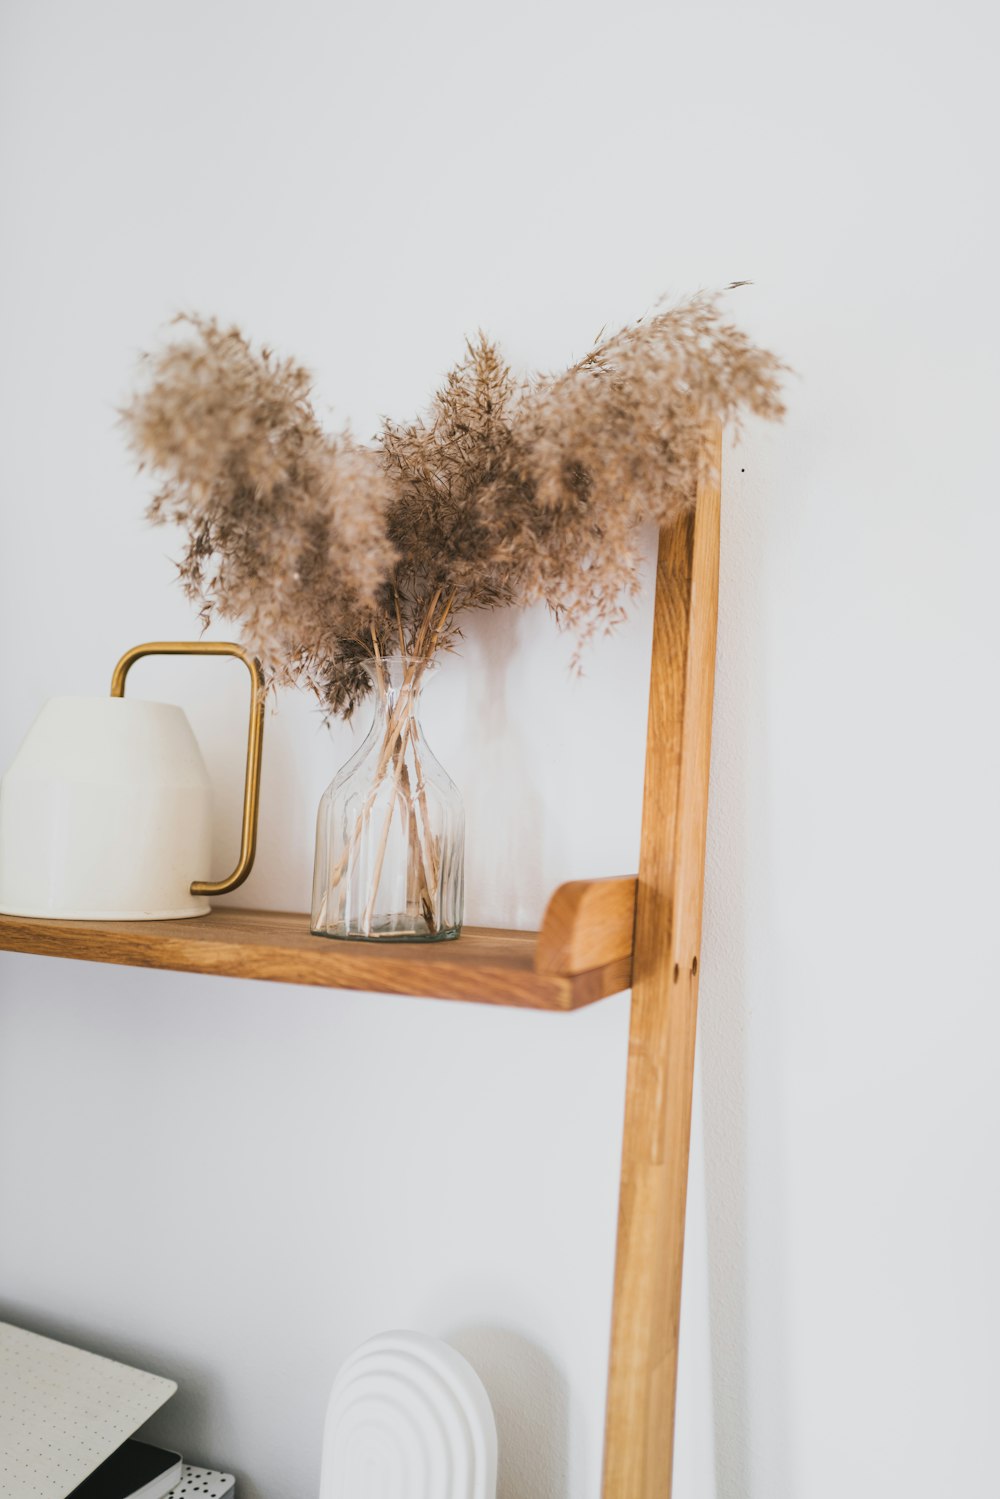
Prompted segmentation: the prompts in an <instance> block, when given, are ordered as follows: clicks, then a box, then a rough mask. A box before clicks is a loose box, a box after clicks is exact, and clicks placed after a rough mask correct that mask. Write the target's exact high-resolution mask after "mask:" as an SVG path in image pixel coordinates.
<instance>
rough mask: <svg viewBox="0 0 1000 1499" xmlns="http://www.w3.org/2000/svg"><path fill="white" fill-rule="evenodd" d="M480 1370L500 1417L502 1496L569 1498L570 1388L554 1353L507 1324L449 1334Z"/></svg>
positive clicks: (505, 1498)
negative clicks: (553, 1356)
mask: <svg viewBox="0 0 1000 1499" xmlns="http://www.w3.org/2000/svg"><path fill="white" fill-rule="evenodd" d="M447 1341H448V1342H449V1343H450V1344H451V1345H452V1347H453V1348H457V1349H458V1352H459V1353H461V1354H462V1355H463V1356H464V1357H465V1358H467V1359H468V1360H469V1363H470V1364H471V1365H472V1367H473V1368H474V1369H475V1371H476V1373H477V1374H478V1375H479V1377H480V1379H481V1380H482V1381H483V1384H484V1385H485V1386H486V1393H487V1394H488V1395H489V1397H490V1403H491V1404H492V1406H493V1414H494V1415H495V1416H496V1422H497V1440H498V1446H499V1459H500V1461H499V1469H498V1478H497V1499H569V1488H568V1484H567V1469H568V1450H567V1449H568V1442H569V1418H568V1412H569V1389H568V1386H567V1384H566V1380H565V1378H564V1377H563V1375H562V1373H561V1372H560V1371H559V1369H558V1368H557V1367H556V1365H555V1364H554V1363H553V1362H552V1360H551V1359H550V1358H549V1356H548V1355H547V1354H545V1353H543V1352H542V1350H541V1349H540V1348H538V1347H537V1346H536V1345H535V1344H534V1343H531V1342H529V1341H528V1339H527V1338H523V1337H521V1335H520V1334H519V1333H515V1332H509V1331H507V1329H505V1328H502V1327H465V1328H461V1329H459V1330H458V1331H457V1332H452V1333H449V1334H448V1338H447Z"/></svg>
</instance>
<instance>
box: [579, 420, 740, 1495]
mask: <svg viewBox="0 0 1000 1499" xmlns="http://www.w3.org/2000/svg"><path fill="white" fill-rule="evenodd" d="M707 447H708V451H709V453H710V455H711V460H712V462H711V468H712V474H711V476H709V474H708V472H707V471H706V476H705V477H704V478H703V480H702V482H701V484H700V485H699V489H698V496H697V506H696V510H695V513H694V515H693V516H690V515H689V516H687V517H685V518H684V519H683V520H682V521H681V522H680V523H679V524H678V525H676V526H675V527H673V528H672V529H671V530H669V531H665V532H664V533H663V534H662V535H661V538H660V549H659V558H658V563H657V578H656V601H655V611H654V622H653V655H652V667H651V676H650V698H649V725H648V732H647V739H646V775H645V787H644V794H643V813H642V846H641V853H640V860H639V889H638V896H637V902H636V930H635V957H634V973H633V988H632V1016H631V1024H630V1032H629V1060H628V1079H627V1085H626V1102H625V1135H624V1144H623V1152H622V1177H621V1195H620V1200H619V1209H618V1249H617V1258H616V1263H615V1293H614V1312H613V1319H612V1337H611V1363H610V1369H609V1374H608V1406H607V1424H606V1430H605V1453H604V1490H603V1492H604V1499H668V1496H669V1494H670V1488H671V1469H672V1464H673V1445H674V1405H675V1399H676V1387H677V1339H678V1327H679V1320H680V1296H681V1263H682V1256H683V1248H684V1209H685V1202H686V1197H687V1167H688V1150H689V1145H690V1136H691V1089H692V1083H693V1078H694V1048H695V1023H696V1018H697V999H698V949H699V944H700V941H701V908H702V891H703V884H704V868H705V823H706V816H707V811H708V773H709V755H710V750H711V737H712V689H713V682H714V673H715V635H716V618H717V602H718V578H719V487H718V473H719V470H720V467H721V447H722V434H721V431H719V430H717V429H716V430H713V431H712V432H711V433H710V434H709V436H708V443H707Z"/></svg>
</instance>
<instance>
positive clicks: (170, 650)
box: [111, 640, 264, 895]
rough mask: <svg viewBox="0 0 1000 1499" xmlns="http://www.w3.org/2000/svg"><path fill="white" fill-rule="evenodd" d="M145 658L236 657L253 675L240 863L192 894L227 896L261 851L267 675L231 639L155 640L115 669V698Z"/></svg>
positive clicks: (199, 885)
mask: <svg viewBox="0 0 1000 1499" xmlns="http://www.w3.org/2000/svg"><path fill="white" fill-rule="evenodd" d="M143 656H235V657H236V658H237V659H238V660H239V661H242V662H243V664H244V666H245V667H246V669H247V671H248V672H249V673H250V680H251V682H252V684H253V692H252V694H251V698H250V730H249V733H248V735H247V777H246V785H245V787H244V791H243V829H242V834H241V838H240V858H239V863H238V864H237V865H236V868H235V869H234V870H233V872H232V874H231V875H230V876H229V877H228V879H225V880H194V881H193V882H192V885H191V894H192V895H227V894H228V893H229V891H230V890H235V889H236V887H237V885H242V883H243V881H244V880H245V879H246V877H247V875H248V874H249V873H250V871H251V869H252V868H253V861H254V855H255V854H256V852H257V807H258V804H259V802H260V759H261V749H262V746H263V742H264V673H263V671H262V670H261V665H260V662H259V661H256V660H254V658H253V656H248V655H247V653H246V651H245V650H244V649H243V647H242V646H239V645H234V644H233V643H232V641H228V640H195V641H191V640H152V641H150V642H149V643H148V644H147V645H134V646H133V647H132V649H131V650H130V651H126V652H125V654H124V656H123V657H122V658H121V660H120V661H119V663H118V665H117V666H116V667H115V669H114V672H113V674H112V677H111V696H112V697H124V696H125V678H126V677H127V676H128V671H129V667H131V666H134V665H135V663H136V662H137V661H138V660H140V659H141V657H143Z"/></svg>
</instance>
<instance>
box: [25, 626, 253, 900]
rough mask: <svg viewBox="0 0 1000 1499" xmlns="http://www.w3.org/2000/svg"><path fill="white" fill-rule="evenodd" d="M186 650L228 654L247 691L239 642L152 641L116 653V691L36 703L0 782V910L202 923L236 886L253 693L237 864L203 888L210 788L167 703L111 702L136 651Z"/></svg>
mask: <svg viewBox="0 0 1000 1499" xmlns="http://www.w3.org/2000/svg"><path fill="white" fill-rule="evenodd" d="M188 653H190V654H211V655H223V654H224V655H236V656H239V657H240V658H241V659H243V660H244V661H246V663H247V665H248V666H249V667H250V669H251V675H252V676H253V677H254V682H255V690H256V688H257V687H258V686H259V682H258V677H259V668H258V667H257V666H256V663H254V662H252V661H250V660H249V659H248V658H247V657H246V656H245V655H244V653H243V651H242V650H241V649H240V648H239V646H233V645H229V644H225V645H223V644H222V643H215V642H213V643H207V642H206V643H199V644H198V645H195V646H193V647H192V646H191V645H188V644H186V643H184V644H180V643H178V644H166V645H163V644H159V645H155V646H137V647H136V648H135V649H134V650H133V651H130V652H129V653H128V654H127V655H126V656H124V657H123V658H122V660H121V662H119V665H118V668H117V669H116V673H115V679H114V683H115V685H114V686H113V691H115V692H117V693H118V694H119V695H118V696H112V697H106V698H89V697H55V698H50V699H49V701H48V702H47V703H46V704H45V705H44V707H43V708H42V710H41V712H40V713H39V715H38V717H37V718H36V719H35V722H34V724H33V725H32V727H31V728H30V729H29V731H28V735H27V737H26V739H25V740H24V743H23V744H22V745H21V748H20V750H19V751H18V753H17V755H16V757H15V759H14V763H13V764H12V765H11V767H10V769H9V770H8V771H7V773H6V775H5V776H4V777H3V780H2V782H0V912H2V913H3V914H5V915H8V916H42V917H63V918H76V919H81V920H94V921H100V920H105V921H111V920H118V921H130V920H135V921H140V920H168V919H172V918H176V917H184V916H205V915H207V914H208V911H209V903H208V900H207V899H206V896H207V895H208V894H215V893H221V892H222V891H224V890H231V889H234V888H235V887H236V885H238V884H239V883H241V881H242V880H243V879H245V877H246V875H247V874H248V873H249V869H250V865H251V864H252V862H253V852H254V843H255V837H256V800H257V798H256V790H257V787H256V781H257V780H258V779H259V771H260V734H261V732H262V722H263V720H262V712H263V706H262V702H261V701H260V700H259V694H257V699H255V702H254V705H253V707H252V710H251V737H250V753H249V755H248V765H247V802H246V808H245V812H244V837H243V848H242V850H241V857H240V863H239V865H238V866H237V869H236V871H235V872H234V874H233V875H231V876H230V877H229V879H228V880H222V881H218V882H216V883H215V884H209V883H208V879H207V877H208V873H209V867H210V859H211V829H212V809H211V788H210V785H209V779H208V772H207V771H206V769H205V762H204V761H203V759H202V757H201V751H200V750H199V748H198V744H197V741H196V740H195V737H194V734H193V733H192V731H191V725H190V724H189V723H188V720H187V718H186V716H185V714H184V713H183V711H182V710H181V709H180V708H178V707H176V706H174V705H173V704H171V703H149V702H142V701H140V700H138V699H133V698H128V699H126V698H125V697H123V696H121V695H120V694H121V693H122V692H123V691H124V679H125V673H126V671H127V670H128V667H129V666H130V665H131V664H132V662H133V661H134V660H136V659H138V657H139V656H140V655H153V654H168V655H179V654H188ZM255 673H256V675H255ZM255 733H256V740H255V737H254V736H255ZM251 783H253V784H252V785H251Z"/></svg>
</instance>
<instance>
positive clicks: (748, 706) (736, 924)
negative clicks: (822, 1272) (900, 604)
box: [699, 455, 790, 1499]
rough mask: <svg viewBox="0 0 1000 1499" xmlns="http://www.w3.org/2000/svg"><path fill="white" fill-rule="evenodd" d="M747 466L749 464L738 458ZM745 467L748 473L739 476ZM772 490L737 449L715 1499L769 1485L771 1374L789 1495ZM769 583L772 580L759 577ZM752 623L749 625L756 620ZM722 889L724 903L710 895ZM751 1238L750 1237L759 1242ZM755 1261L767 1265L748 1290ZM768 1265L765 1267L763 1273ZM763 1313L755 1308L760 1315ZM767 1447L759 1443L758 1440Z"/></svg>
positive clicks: (718, 1000) (719, 802) (730, 597)
mask: <svg viewBox="0 0 1000 1499" xmlns="http://www.w3.org/2000/svg"><path fill="white" fill-rule="evenodd" d="M737 461H739V460H737ZM739 472H740V473H741V472H743V470H742V469H740V471H739ZM766 488H767V486H766V484H764V483H763V481H762V480H761V479H760V478H759V477H758V478H757V479H756V482H755V484H754V485H753V486H751V485H749V484H745V485H741V483H740V478H739V473H737V472H735V471H734V464H733V461H732V458H731V455H730V463H729V472H727V474H726V494H727V503H726V504H724V506H723V536H722V573H721V578H720V612H719V649H718V660H717V669H716V700H715V718H714V725H713V736H712V742H713V771H712V792H711V796H710V799H709V825H708V868H707V879H706V900H705V939H704V940H705V948H706V951H707V950H708V949H709V948H711V949H712V950H713V953H714V956H713V958H712V959H711V960H710V961H708V962H706V964H705V974H706V977H705V984H704V987H703V989H702V996H701V997H702V1004H701V1005H700V1018H699V1027H700V1029H699V1045H700V1048H701V1081H702V1111H703V1121H704V1141H705V1147H704V1148H705V1193H706V1209H707V1220H708V1222H707V1230H708V1275H709V1297H710V1308H711V1310H710V1318H711V1334H710V1336H711V1364H712V1387H713V1389H712V1393H713V1401H712V1403H713V1417H714V1422H713V1424H714V1430H715V1479H716V1494H717V1499H746V1496H747V1495H749V1494H752V1493H754V1492H756V1489H757V1488H758V1487H759V1483H758V1475H757V1473H756V1467H757V1463H758V1462H759V1460H760V1454H759V1453H757V1454H755V1453H753V1452H752V1448H751V1440H750V1432H751V1420H753V1421H754V1424H755V1426H759V1422H760V1415H759V1412H755V1411H753V1410H752V1408H751V1407H752V1398H751V1396H752V1390H753V1388H754V1385H755V1384H756V1383H757V1382H760V1381H761V1380H762V1379H763V1380H764V1381H766V1387H767V1390H768V1402H769V1406H770V1410H771V1413H772V1414H771V1417H770V1420H771V1421H772V1422H773V1427H772V1428H771V1429H770V1430H769V1431H768V1433H767V1437H768V1438H769V1440H768V1441H767V1444H766V1445H767V1449H768V1452H767V1473H768V1493H769V1494H771V1495H773V1496H774V1499H777V1496H778V1495H784V1494H787V1493H789V1492H790V1488H789V1474H788V1472H787V1449H786V1444H785V1441H784V1435H783V1434H784V1431H785V1430H786V1429H787V1425H786V1412H787V1399H788V1396H787V1388H786V1374H785V1369H784V1365H783V1361H782V1355H781V1348H782V1346H783V1336H782V1330H783V1328H784V1326H785V1321H786V1312H785V1301H784V1289H783V1287H784V1284H785V1273H784V1270H785V1266H784V1246H783V1241H782V1237H781V1223H782V1220H783V1216H784V1215H783V1208H782V1203H783V1197H784V1184H783V1180H782V1174H781V1168H780V1161H781V1148H780V1147H781V1139H782V1132H783V1128H784V1126H783V1124H782V1121H781V1117H780V1110H781V1104H780V1097H781V1087H780V1071H781V1037H780V1029H779V1023H778V1018H777V1013H776V1005H775V1004H773V1003H772V1004H770V1005H768V1006H766V1007H764V1006H761V1007H760V1009H759V1012H758V1013H757V1014H756V1015H755V1017H754V1025H753V1028H752V1029H751V1026H750V1009H751V998H752V996H751V992H750V985H751V982H752V980H753V978H754V976H755V975H756V974H758V973H760V972H767V973H768V974H769V975H770V976H771V982H772V983H775V982H776V972H777V967H778V963H779V954H780V947H779V944H778V939H777V936H776V934H775V933H774V930H773V921H772V915H771V911H770V907H769V904H768V901H767V895H766V891H767V885H768V882H767V872H768V869H769V865H770V831H769V830H770V820H769V806H768V782H767V774H768V766H769V764H770V763H771V756H770V753H769V746H768V743H767V719H766V717H765V715H764V714H763V713H762V711H761V706H760V705H761V704H763V703H766V701H767V661H766V653H765V652H762V651H761V649H760V637H761V634H762V631H761V628H760V624H759V621H760V618H761V611H762V607H763V605H762V595H763V594H764V593H765V592H766V579H767V565H768V534H767V528H766V526H765V524H764V521H763V519H762V515H761V513H760V511H759V510H758V511H757V513H755V509H756V504H757V502H760V503H761V504H762V502H763V496H764V493H765V491H766ZM762 580H764V581H762ZM748 621H749V622H750V625H751V626H752V628H749V627H748V623H747V622H748ZM716 891H725V892H726V899H725V905H724V908H722V907H720V906H717V904H716V902H715V900H714V899H713V893H714V892H716ZM751 1079H753V1081H754V1082H755V1085H756V1096H755V1097H754V1100H753V1102H754V1109H753V1125H754V1130H755V1137H754V1139H753V1150H754V1158H755V1160H759V1159H760V1158H761V1157H762V1156H763V1157H764V1158H765V1159H766V1160H767V1163H768V1171H767V1180H766V1182H765V1181H764V1180H763V1179H762V1177H761V1173H760V1172H757V1173H756V1174H755V1179H754V1197H753V1205H754V1214H753V1219H751V1216H750V1199H749V1193H748V1179H749V1175H750V1170H751V1158H750V1153H751V1138H750V1134H749V1130H750V1123H751V1110H750V1102H751V1099H750V1087H751ZM751 1236H752V1238H751ZM751 1265H753V1266H754V1267H756V1268H757V1275H756V1278H755V1281H754V1284H753V1285H752V1286H751V1284H750V1274H751ZM762 1265H763V1266H766V1267H767V1269H766V1270H765V1272H764V1273H763V1274H761V1273H760V1269H759V1267H761V1266H762ZM751 1298H752V1301H753V1303H754V1304H755V1305H756V1306H757V1307H758V1308H760V1307H766V1308H767V1319H766V1321H767V1326H768V1328H769V1331H768V1332H767V1333H765V1334H764V1335H763V1336H761V1337H759V1338H758V1339H757V1340H756V1341H755V1344H754V1346H751V1343H750V1318H749V1307H750V1304H751ZM758 1315H759V1314H758ZM756 1445H757V1447H758V1448H759V1447H760V1445H761V1443H760V1438H759V1434H758V1439H757V1443H756Z"/></svg>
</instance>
